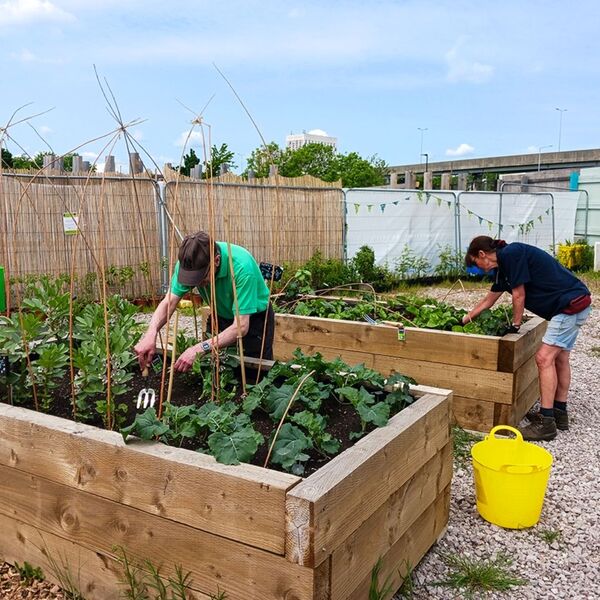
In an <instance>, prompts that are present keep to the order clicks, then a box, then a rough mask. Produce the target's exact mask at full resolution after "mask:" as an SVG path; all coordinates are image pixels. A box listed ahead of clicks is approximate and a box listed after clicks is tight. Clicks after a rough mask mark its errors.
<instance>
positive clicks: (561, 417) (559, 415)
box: [554, 408, 569, 431]
mask: <svg viewBox="0 0 600 600" xmlns="http://www.w3.org/2000/svg"><path fill="white" fill-rule="evenodd" d="M554 420H555V421H556V429H560V430H561V431H567V430H568V429H569V413H568V412H567V411H566V410H560V408H555V409H554Z"/></svg>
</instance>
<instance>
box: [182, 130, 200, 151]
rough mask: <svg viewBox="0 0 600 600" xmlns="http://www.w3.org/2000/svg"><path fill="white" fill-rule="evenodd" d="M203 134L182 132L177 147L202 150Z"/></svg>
mask: <svg viewBox="0 0 600 600" xmlns="http://www.w3.org/2000/svg"><path fill="white" fill-rule="evenodd" d="M203 145H204V144H203V143H202V132H201V131H192V132H191V133H190V132H189V131H182V132H181V135H180V136H179V139H178V140H177V141H176V142H175V146H177V147H178V148H183V147H184V146H185V147H186V148H190V147H192V146H194V147H195V148H202V147H203Z"/></svg>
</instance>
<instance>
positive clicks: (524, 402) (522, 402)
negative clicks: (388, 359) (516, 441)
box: [494, 378, 540, 427]
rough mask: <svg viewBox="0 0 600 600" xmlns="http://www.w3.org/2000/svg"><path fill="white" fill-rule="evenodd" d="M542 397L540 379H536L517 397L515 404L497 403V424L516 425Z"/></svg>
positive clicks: (495, 415) (495, 422)
mask: <svg viewBox="0 0 600 600" xmlns="http://www.w3.org/2000/svg"><path fill="white" fill-rule="evenodd" d="M539 397H540V386H539V380H538V379H537V378H536V379H534V380H533V381H532V382H531V383H530V384H529V386H528V387H527V389H525V390H524V391H523V392H522V393H521V395H520V396H519V397H518V398H517V399H516V401H515V402H514V404H512V405H510V406H508V405H506V404H497V405H496V409H495V413H494V424H495V425H512V426H513V427H516V426H517V425H518V424H519V422H520V421H521V419H522V418H523V417H524V416H525V415H526V414H527V411H528V410H529V409H530V408H531V407H532V406H533V405H534V403H535V401H536V400H537V399H538V398H539Z"/></svg>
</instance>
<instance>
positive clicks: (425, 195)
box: [345, 191, 552, 234]
mask: <svg viewBox="0 0 600 600" xmlns="http://www.w3.org/2000/svg"><path fill="white" fill-rule="evenodd" d="M416 197H417V200H418V201H419V202H420V203H421V204H423V203H425V204H429V201H430V200H431V199H432V198H433V199H434V200H435V201H436V204H437V206H438V207H440V206H442V202H444V203H445V204H446V207H447V208H448V209H450V210H453V209H454V207H455V206H456V207H458V210H459V212H460V211H462V212H466V213H467V216H468V218H469V219H471V218H472V217H476V218H477V220H478V221H479V225H484V224H485V225H487V228H488V230H489V231H492V229H494V228H497V229H498V231H499V232H501V231H502V230H503V229H505V228H506V227H510V228H511V229H512V230H515V229H518V230H519V232H520V233H521V234H526V233H529V232H530V231H531V230H532V229H533V228H534V227H535V223H536V221H538V222H540V223H543V222H544V215H550V214H552V207H551V206H550V207H548V208H547V209H546V210H545V211H544V212H543V213H542V214H539V215H537V217H535V218H533V219H530V220H529V221H527V222H526V223H521V224H511V225H503V224H502V223H498V222H496V221H492V220H490V219H487V218H485V217H482V216H481V215H478V214H477V213H476V212H474V211H472V210H471V209H470V208H467V207H465V206H464V205H462V204H458V203H457V204H455V202H453V201H452V200H446V199H444V198H442V197H440V196H436V195H434V194H432V193H430V192H422V191H417V192H416ZM412 198H413V196H404V200H406V201H410V200H411V199H412ZM399 203H400V201H399V200H392V201H390V202H381V203H379V210H380V211H381V214H384V213H385V208H386V206H388V205H389V204H393V205H394V206H398V204H399ZM361 206H366V207H367V212H369V213H372V212H373V207H374V206H375V204H366V205H362V204H361V203H360V202H355V203H354V214H355V215H358V214H359V212H360V207H361ZM345 210H346V213H347V211H348V208H347V206H346V207H345Z"/></svg>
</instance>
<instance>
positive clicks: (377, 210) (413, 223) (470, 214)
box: [346, 188, 580, 268]
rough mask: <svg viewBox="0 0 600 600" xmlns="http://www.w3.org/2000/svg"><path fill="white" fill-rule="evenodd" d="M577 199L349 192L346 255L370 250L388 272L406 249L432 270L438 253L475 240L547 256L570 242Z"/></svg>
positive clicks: (574, 195) (574, 194)
mask: <svg viewBox="0 0 600 600" xmlns="http://www.w3.org/2000/svg"><path fill="white" fill-rule="evenodd" d="M579 196H580V194H579V192H553V193H551V194H550V193H541V194H523V193H497V192H460V193H458V192H448V191H431V192H425V191H423V192H419V191H415V190H397V189H382V188H364V189H351V190H347V191H346V223H347V232H346V252H347V256H348V258H352V257H353V256H354V254H356V252H357V251H358V249H359V248H360V247H361V246H364V245H367V246H370V247H371V248H373V250H374V251H375V259H376V261H377V263H378V264H386V263H387V264H388V266H389V267H390V268H393V267H394V262H395V261H396V260H397V259H398V258H399V257H400V255H401V254H402V252H403V250H405V248H406V246H408V247H409V248H410V250H411V251H412V252H413V253H414V254H415V255H417V256H422V257H424V258H426V259H427V260H428V261H429V262H430V263H431V266H432V268H433V267H435V265H436V264H438V263H439V254H440V251H441V250H443V249H448V248H452V249H457V248H458V249H459V250H460V252H461V253H463V252H464V251H465V250H466V249H467V247H468V245H469V242H470V241H471V239H472V238H474V237H475V236H478V235H489V236H491V237H494V238H497V237H500V238H502V239H504V240H506V241H507V242H525V243H527V244H532V245H534V246H537V247H539V248H542V249H543V250H546V251H549V252H550V251H551V248H552V243H553V240H555V242H556V243H560V242H563V241H565V240H573V235H574V231H575V215H576V212H577V204H578V201H579ZM553 199H554V203H553ZM553 204H554V206H553ZM553 210H554V220H553V219H552V213H553ZM553 222H554V223H553ZM553 226H554V236H553Z"/></svg>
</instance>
